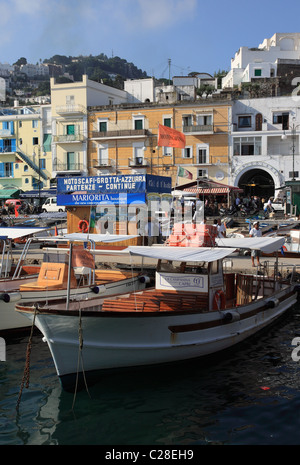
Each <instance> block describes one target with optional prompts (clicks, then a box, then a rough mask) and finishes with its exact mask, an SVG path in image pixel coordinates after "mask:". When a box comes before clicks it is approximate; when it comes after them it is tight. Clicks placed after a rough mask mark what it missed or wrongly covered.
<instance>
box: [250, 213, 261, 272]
mask: <svg viewBox="0 0 300 465" xmlns="http://www.w3.org/2000/svg"><path fill="white" fill-rule="evenodd" d="M249 237H262V233H261V230H260V229H259V221H254V223H253V227H252V228H251V230H250V233H249ZM259 257H260V250H252V251H251V260H252V266H255V263H254V259H255V258H256V260H257V266H259V265H260V262H259Z"/></svg>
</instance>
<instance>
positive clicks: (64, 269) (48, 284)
mask: <svg viewBox="0 0 300 465" xmlns="http://www.w3.org/2000/svg"><path fill="white" fill-rule="evenodd" d="M68 272H69V266H68V265H67V264H66V263H43V264H42V265H41V269H40V272H39V276H38V279H37V281H34V282H31V283H25V284H22V285H21V286H20V292H22V291H36V290H47V289H50V290H55V289H67V286H68ZM71 287H72V288H76V287H77V280H76V278H75V275H74V271H73V269H71Z"/></svg>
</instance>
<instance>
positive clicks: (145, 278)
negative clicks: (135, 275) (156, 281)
mask: <svg viewBox="0 0 300 465" xmlns="http://www.w3.org/2000/svg"><path fill="white" fill-rule="evenodd" d="M139 282H140V283H146V284H148V283H150V278H149V276H140V277H139Z"/></svg>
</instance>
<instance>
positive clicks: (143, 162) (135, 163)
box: [128, 157, 149, 168]
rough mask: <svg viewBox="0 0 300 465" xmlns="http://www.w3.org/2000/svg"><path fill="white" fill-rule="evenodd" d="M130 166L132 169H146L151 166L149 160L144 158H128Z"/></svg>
mask: <svg viewBox="0 0 300 465" xmlns="http://www.w3.org/2000/svg"><path fill="white" fill-rule="evenodd" d="M128 166H130V167H131V168H132V167H135V168H145V167H146V166H149V162H148V160H147V158H144V157H134V158H128Z"/></svg>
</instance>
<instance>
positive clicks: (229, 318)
mask: <svg viewBox="0 0 300 465" xmlns="http://www.w3.org/2000/svg"><path fill="white" fill-rule="evenodd" d="M222 314H223V319H224V321H225V323H233V322H234V321H239V320H240V319H241V315H240V314H239V313H238V312H222Z"/></svg>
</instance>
